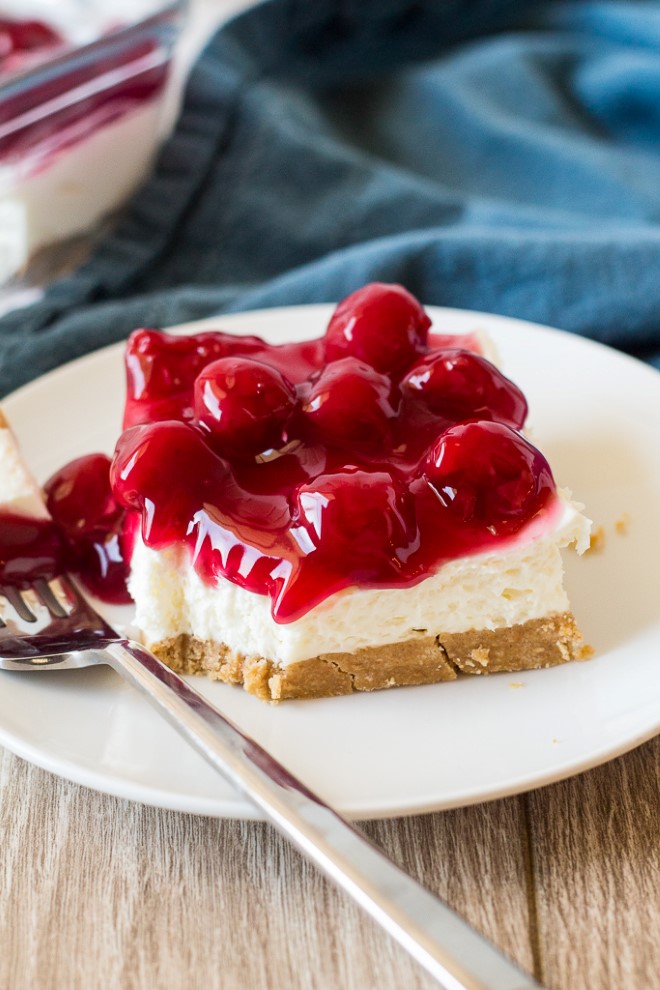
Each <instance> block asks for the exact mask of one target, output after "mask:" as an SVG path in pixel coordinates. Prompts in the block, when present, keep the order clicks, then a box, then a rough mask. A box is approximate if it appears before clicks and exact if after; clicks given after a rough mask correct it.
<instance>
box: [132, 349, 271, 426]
mask: <svg viewBox="0 0 660 990" xmlns="http://www.w3.org/2000/svg"><path fill="white" fill-rule="evenodd" d="M266 346H267V345H266V344H264V342H263V341H262V340H260V339H259V338H258V337H237V336H234V335H233V334H229V333H222V332H221V331H218V330H209V331H206V332H204V333H196V334H191V335H190V336H183V335H180V334H169V333H163V332H162V331H161V330H136V331H135V332H134V333H132V334H131V336H130V337H129V339H128V343H127V345H126V357H125V361H126V392H127V396H126V409H125V412H124V428H125V429H127V428H128V427H129V426H137V425H138V424H139V423H147V422H148V423H153V422H154V421H156V420H166V419H179V418H183V419H187V420H189V419H192V415H193V408H192V406H193V403H192V389H193V385H194V384H195V379H196V378H197V376H198V375H199V373H200V372H201V370H202V369H203V368H204V367H205V365H207V364H208V363H209V362H210V361H216V360H217V359H218V358H222V357H228V356H229V355H232V354H252V353H254V352H255V351H259V350H262V349H263V348H264V347H266Z"/></svg>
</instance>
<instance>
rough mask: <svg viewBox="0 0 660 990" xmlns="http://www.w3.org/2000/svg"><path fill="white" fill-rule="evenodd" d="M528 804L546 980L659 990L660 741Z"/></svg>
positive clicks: (592, 987) (560, 989)
mask: <svg viewBox="0 0 660 990" xmlns="http://www.w3.org/2000/svg"><path fill="white" fill-rule="evenodd" d="M526 801H527V805H528V809H529V817H530V834H531V844H532V863H533V870H534V880H535V889H536V896H537V916H538V934H539V951H540V967H541V975H542V977H543V979H544V981H545V982H546V983H547V985H548V986H549V987H550V988H552V990H582V988H584V990H622V988H625V990H660V738H656V739H655V740H653V741H651V742H649V743H647V744H646V745H645V746H642V747H640V748H639V749H637V750H635V751H633V752H632V753H629V754H627V755H626V756H625V757H622V758H620V759H618V760H615V761H613V762H612V763H610V764H608V765H606V766H603V767H600V768H598V769H596V770H592V771H590V772H589V773H587V774H583V775H582V776H580V777H575V778H573V779H571V780H567V781H564V782H563V783H561V784H555V785H553V786H552V787H548V788H545V789H543V790H540V791H535V792H533V793H531V794H529V795H528V796H527V798H526Z"/></svg>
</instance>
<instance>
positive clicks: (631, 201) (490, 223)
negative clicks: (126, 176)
mask: <svg viewBox="0 0 660 990" xmlns="http://www.w3.org/2000/svg"><path fill="white" fill-rule="evenodd" d="M373 279H378V280H384V281H398V282H402V283H403V284H404V285H406V286H407V287H408V288H409V289H411V290H412V291H413V292H414V293H416V294H417V295H418V296H419V297H420V298H421V299H422V300H423V301H424V302H426V303H436V304H441V305H449V306H459V307H465V308H469V309H479V310H487V311H492V312H496V313H504V314H508V315H511V316H518V317H523V318H526V319H530V320H535V321H539V322H542V323H548V324H551V325H555V326H559V327H562V328H564V329H567V330H570V331H573V332H575V333H579V334H585V335H588V336H590V337H593V338H595V339H598V340H601V341H604V342H605V343H608V344H611V345H613V346H615V347H618V348H621V349H623V350H625V351H628V352H629V353H632V354H635V355H637V356H639V357H641V358H643V359H647V360H651V361H654V362H655V363H657V364H658V365H660V4H659V3H658V2H651V0H640V2H634V0H622V2H613V0H592V2H579V0H577V2H552V0H546V2H538V3H530V2H529V0H520V2H514V0H509V2H505V0H471V2H470V0H426V2H423V0H334V2H332V0H298V2H292V0H271V2H269V3H266V4H263V5H262V6H260V7H256V8H254V9H252V10H250V11H248V12H247V13H246V14H244V15H242V16H241V17H239V18H238V19H236V20H235V21H234V22H233V23H231V24H229V25H227V26H225V28H224V29H223V30H221V31H220V32H219V33H218V34H217V35H216V37H215V38H214V39H213V40H212V41H211V43H210V44H209V46H208V48H207V49H206V51H205V52H204V54H203V55H202V56H201V58H200V59H199V61H198V63H197V65H196V67H195V69H194V71H193V73H192V76H191V78H190V81H189V85H188V89H187V94H186V99H185V104H184V107H183V110H182V113H181V117H180V121H179V124H178V127H177V129H176V131H175V133H174V135H173V136H172V138H171V139H170V140H169V142H168V143H167V144H166V146H165V147H164V149H163V151H162V154H161V156H160V159H159V162H158V164H157V167H156V170H155V173H154V175H153V177H152V178H151V179H150V180H149V181H148V182H147V184H146V185H145V187H144V188H143V189H142V191H141V192H140V193H139V194H138V195H137V196H136V198H135V200H134V201H133V203H132V204H131V206H130V208H129V209H128V211H127V212H126V215H125V217H124V219H123V220H122V221H121V223H120V224H119V226H118V227H117V228H116V231H115V233H114V234H113V235H112V236H110V237H109V238H108V239H107V240H106V241H105V243H103V244H102V245H101V246H100V248H99V249H98V251H97V252H96V253H95V255H94V256H93V257H92V259H91V260H90V261H89V263H88V264H86V265H85V267H84V268H82V269H81V270H80V271H78V272H76V273H75V274H73V275H72V276H71V277H69V278H66V279H65V280H62V281H60V282H59V283H57V284H56V285H54V286H53V287H52V289H51V290H50V291H49V292H48V293H47V294H46V296H45V298H44V299H43V300H42V301H41V302H39V303H37V304H35V305H33V306H32V307H30V308H28V309H24V310H20V311H16V312H14V313H12V314H10V315H7V316H5V317H4V318H3V319H2V320H0V394H2V393H6V392H8V391H9V390H11V389H13V388H16V387H17V386H18V385H20V384H22V383H24V382H26V381H28V380H29V379H30V378H32V377H35V376H36V375H38V374H40V373H42V372H44V371H46V370H47V369H49V368H52V367H54V366H56V365H58V364H61V363H62V362H64V361H66V360H69V359H70V358H73V357H75V356H77V355H80V354H82V353H85V352H87V351H89V350H92V349H94V348H97V347H100V346H102V345H104V344H107V343H110V342H112V341H115V340H118V339H120V338H122V337H125V336H126V335H127V334H128V333H129V332H130V331H131V330H132V329H133V328H134V327H136V326H139V325H149V326H163V325H168V324H174V323H180V322H182V321H185V320H190V319H195V318H198V317H202V316H207V315H209V314H213V313H216V312H221V311H226V312H229V311H235V310H239V309H250V308H256V307H263V306H279V305H284V304H293V303H307V302H317V301H330V300H335V299H338V298H340V297H342V296H343V295H345V294H347V293H348V292H350V291H352V290H353V289H355V288H356V287H357V286H359V285H361V284H363V283H364V282H367V281H369V280H373Z"/></svg>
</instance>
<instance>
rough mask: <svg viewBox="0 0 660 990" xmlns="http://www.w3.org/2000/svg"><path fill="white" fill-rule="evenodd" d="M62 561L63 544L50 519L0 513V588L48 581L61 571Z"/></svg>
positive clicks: (19, 586) (23, 586)
mask: <svg viewBox="0 0 660 990" xmlns="http://www.w3.org/2000/svg"><path fill="white" fill-rule="evenodd" d="M64 562H65V552H64V543H63V541H62V538H61V535H60V533H59V531H58V529H57V526H56V525H55V524H54V523H53V522H51V521H50V520H48V519H32V518H30V517H28V516H21V515H18V514H17V513H13V512H4V511H3V512H0V587H1V586H2V585H13V586H15V587H18V588H27V587H29V586H30V585H31V584H33V583H34V581H36V580H37V579H38V578H44V579H45V580H46V581H50V580H51V579H52V578H54V577H56V576H57V575H58V574H61V573H62V571H63V569H64Z"/></svg>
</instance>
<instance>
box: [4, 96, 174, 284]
mask: <svg viewBox="0 0 660 990" xmlns="http://www.w3.org/2000/svg"><path fill="white" fill-rule="evenodd" d="M160 109H161V100H160V98H159V97H156V98H154V99H152V100H149V101H148V102H147V103H145V104H144V105H143V106H140V107H138V108H137V109H135V110H132V111H131V112H129V113H125V114H123V115H122V116H121V117H119V118H118V119H117V120H114V121H110V122H109V123H107V124H103V125H101V126H99V127H97V128H96V129H92V130H91V131H90V132H89V133H87V134H85V133H83V134H81V135H80V136H78V137H76V138H75V140H73V142H72V143H71V144H67V145H66V146H65V147H64V148H62V149H61V150H59V151H53V152H52V153H45V154H44V153H43V152H42V153H41V155H40V152H39V148H38V147H37V148H36V149H35V150H34V152H31V151H28V152H26V153H25V155H24V156H23V157H22V158H21V159H20V160H19V161H17V162H9V163H4V162H0V283H2V282H5V281H6V280H7V279H8V278H9V277H10V276H11V275H14V274H15V273H16V272H17V271H19V270H20V269H21V268H22V267H23V266H24V265H25V264H26V263H27V261H28V259H29V258H30V256H31V255H33V254H34V252H35V251H37V250H38V249H39V248H40V247H43V246H44V245H46V244H51V243H52V242H53V241H58V240H61V239H63V238H65V237H71V236H73V235H74V234H79V233H82V232H83V231H85V230H88V229H90V228H91V227H93V226H94V225H95V224H96V223H97V222H98V221H99V220H100V219H101V218H102V217H104V216H105V215H106V214H108V213H110V212H111V211H112V210H114V209H116V208H117V207H118V206H119V205H120V204H121V203H122V202H123V201H124V200H125V199H127V198H128V196H129V195H130V194H131V193H132V192H133V191H134V190H135V189H136V188H137V186H138V185H139V183H140V182H141V181H142V180H143V179H144V178H145V176H146V175H147V172H148V170H149V166H150V164H151V159H152V157H153V154H154V151H155V148H156V145H157V142H158V138H159V133H158V132H159V122H160Z"/></svg>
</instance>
